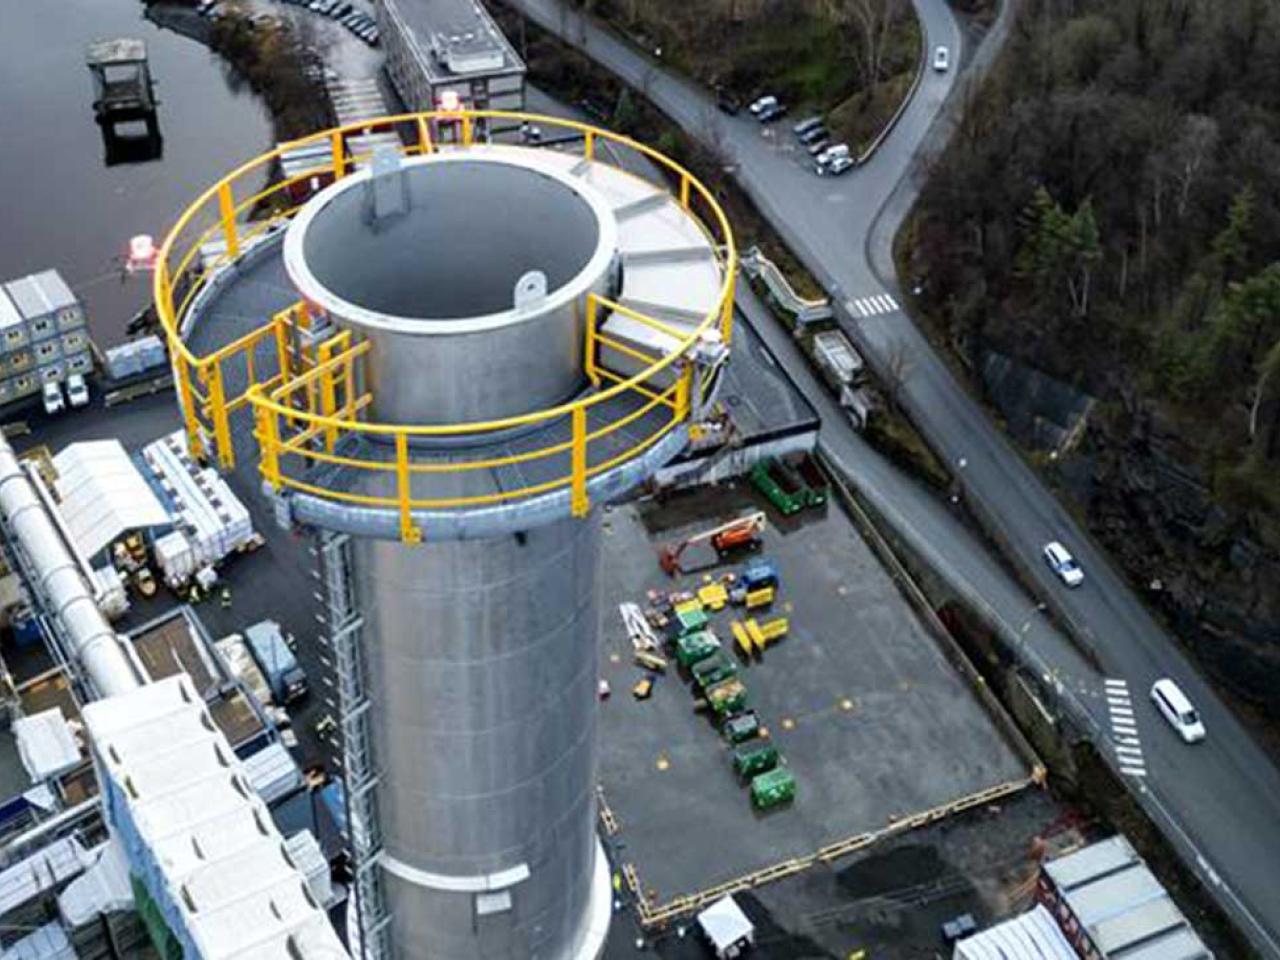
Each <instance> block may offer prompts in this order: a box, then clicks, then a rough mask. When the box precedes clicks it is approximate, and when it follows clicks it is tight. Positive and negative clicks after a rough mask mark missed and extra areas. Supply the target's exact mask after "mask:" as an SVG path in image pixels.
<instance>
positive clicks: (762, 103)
mask: <svg viewBox="0 0 1280 960" xmlns="http://www.w3.org/2000/svg"><path fill="white" fill-rule="evenodd" d="M777 105H778V98H777V97H774V96H764V97H761V98H760V99H758V100H756V101H754V102H752V104H751V105H750V106H749V107H747V110H748V111H749V112H750V113H751V115H752V116H753V117H758V116H760V114H762V113H764V112H765V111H766V110H772V109H773V108H774V107H776V106H777Z"/></svg>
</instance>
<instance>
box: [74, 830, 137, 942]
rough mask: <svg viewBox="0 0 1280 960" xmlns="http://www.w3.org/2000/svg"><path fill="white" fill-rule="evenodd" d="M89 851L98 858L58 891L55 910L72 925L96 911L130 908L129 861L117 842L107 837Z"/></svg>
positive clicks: (98, 912) (104, 911) (82, 922)
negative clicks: (106, 839)
mask: <svg viewBox="0 0 1280 960" xmlns="http://www.w3.org/2000/svg"><path fill="white" fill-rule="evenodd" d="M90 852H91V853H92V854H93V855H94V856H96V857H97V858H98V859H97V862H96V863H94V865H93V866H91V867H90V868H89V869H88V870H86V871H85V872H84V875H83V876H81V877H77V878H76V879H75V880H72V881H71V883H70V884H68V885H67V889H65V890H63V891H62V893H60V894H58V912H59V913H60V914H61V915H62V919H63V921H65V922H66V923H67V925H68V926H70V927H72V928H75V927H82V926H84V925H85V924H86V923H89V922H91V921H92V920H93V919H94V918H95V917H97V916H98V915H99V914H103V913H114V912H115V911H117V910H132V909H133V887H132V885H131V884H130V882H129V861H128V860H127V859H126V858H125V853H124V848H123V847H121V846H120V842H119V841H118V840H108V841H107V842H106V843H104V844H103V845H102V846H100V847H98V848H96V849H95V850H92V851H90Z"/></svg>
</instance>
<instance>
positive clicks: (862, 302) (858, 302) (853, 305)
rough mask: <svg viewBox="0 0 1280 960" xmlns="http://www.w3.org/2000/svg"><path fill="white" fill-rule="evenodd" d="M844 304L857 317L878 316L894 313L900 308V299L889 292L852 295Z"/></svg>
mask: <svg viewBox="0 0 1280 960" xmlns="http://www.w3.org/2000/svg"><path fill="white" fill-rule="evenodd" d="M844 305H845V307H846V308H847V309H848V311H849V312H850V313H852V314H853V315H854V316H855V317H876V316H880V315H881V314H884V313H893V311H895V310H897V309H898V301H897V300H895V299H893V297H891V296H889V294H887V293H877V294H874V295H873V296H869V297H857V298H854V297H850V298H849V299H848V300H846V301H845V302H844Z"/></svg>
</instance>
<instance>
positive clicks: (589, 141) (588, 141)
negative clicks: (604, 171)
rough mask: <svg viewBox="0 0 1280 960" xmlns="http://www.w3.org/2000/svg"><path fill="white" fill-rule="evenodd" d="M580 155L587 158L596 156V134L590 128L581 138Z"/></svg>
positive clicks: (590, 158) (592, 158)
mask: <svg viewBox="0 0 1280 960" xmlns="http://www.w3.org/2000/svg"><path fill="white" fill-rule="evenodd" d="M582 156H583V158H584V159H587V160H594V159H595V158H596V135H595V133H594V132H592V131H591V130H588V131H587V132H586V135H585V136H584V137H583V138H582Z"/></svg>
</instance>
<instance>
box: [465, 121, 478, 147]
mask: <svg viewBox="0 0 1280 960" xmlns="http://www.w3.org/2000/svg"><path fill="white" fill-rule="evenodd" d="M474 134H475V132H474V131H473V130H472V129H471V114H470V113H464V114H463V115H462V145H463V146H464V147H469V146H471V138H472V137H473V136H474Z"/></svg>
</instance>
